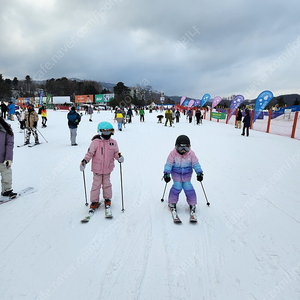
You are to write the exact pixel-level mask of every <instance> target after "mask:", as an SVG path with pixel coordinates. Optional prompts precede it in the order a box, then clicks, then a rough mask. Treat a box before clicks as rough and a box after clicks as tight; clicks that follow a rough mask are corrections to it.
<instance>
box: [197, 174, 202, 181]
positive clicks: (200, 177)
mask: <svg viewBox="0 0 300 300" xmlns="http://www.w3.org/2000/svg"><path fill="white" fill-rule="evenodd" d="M197 180H198V181H200V182H201V181H202V180H203V173H198V174H197Z"/></svg>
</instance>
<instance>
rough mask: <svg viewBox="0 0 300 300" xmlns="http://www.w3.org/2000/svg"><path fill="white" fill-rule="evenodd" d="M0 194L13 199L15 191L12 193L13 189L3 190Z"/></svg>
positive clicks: (15, 194) (15, 195)
mask: <svg viewBox="0 0 300 300" xmlns="http://www.w3.org/2000/svg"><path fill="white" fill-rule="evenodd" d="M1 195H2V196H4V197H9V199H14V198H16V197H17V193H14V192H13V190H9V191H5V192H3V193H1Z"/></svg>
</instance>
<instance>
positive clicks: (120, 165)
mask: <svg viewBox="0 0 300 300" xmlns="http://www.w3.org/2000/svg"><path fill="white" fill-rule="evenodd" d="M121 156H122V154H121V153H119V157H121ZM119 164H120V179H121V196H122V210H121V211H122V212H124V211H125V209H124V199H123V180H122V164H121V163H119Z"/></svg>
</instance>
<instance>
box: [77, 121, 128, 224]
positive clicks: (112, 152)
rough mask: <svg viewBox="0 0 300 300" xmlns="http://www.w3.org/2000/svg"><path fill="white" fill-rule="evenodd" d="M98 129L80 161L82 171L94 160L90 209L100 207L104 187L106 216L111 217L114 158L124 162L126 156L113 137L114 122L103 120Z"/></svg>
mask: <svg viewBox="0 0 300 300" xmlns="http://www.w3.org/2000/svg"><path fill="white" fill-rule="evenodd" d="M97 131H98V134H97V135H95V136H94V137H93V138H92V143H91V144H90V146H89V148H88V151H87V153H86V154H85V156H84V158H83V160H82V161H81V163H80V171H83V170H84V169H85V166H86V164H87V163H88V162H89V161H90V160H92V166H91V169H92V172H93V174H94V175H93V184H92V188H91V196H90V202H91V205H90V209H91V210H95V209H96V208H98V206H99V196H100V189H101V187H102V190H103V198H104V201H105V217H107V218H111V217H112V212H111V198H112V185H111V182H110V173H111V172H112V171H113V169H114V167H115V164H114V160H117V161H118V162H119V163H123V162H124V157H123V156H122V155H121V153H119V147H118V144H117V141H116V140H114V139H112V138H111V136H112V135H113V134H114V129H113V126H112V124H110V123H109V122H101V123H99V124H98V127H97Z"/></svg>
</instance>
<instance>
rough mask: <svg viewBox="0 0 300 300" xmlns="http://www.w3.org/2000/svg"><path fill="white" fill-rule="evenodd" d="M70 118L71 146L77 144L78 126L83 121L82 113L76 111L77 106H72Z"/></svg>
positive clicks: (68, 116)
mask: <svg viewBox="0 0 300 300" xmlns="http://www.w3.org/2000/svg"><path fill="white" fill-rule="evenodd" d="M67 118H68V126H69V128H70V139H71V146H77V145H78V144H77V143H76V136H77V126H78V124H79V122H80V121H81V117H80V115H79V114H78V113H77V112H76V110H75V107H74V106H72V107H71V111H70V112H69V113H68V115H67Z"/></svg>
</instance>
